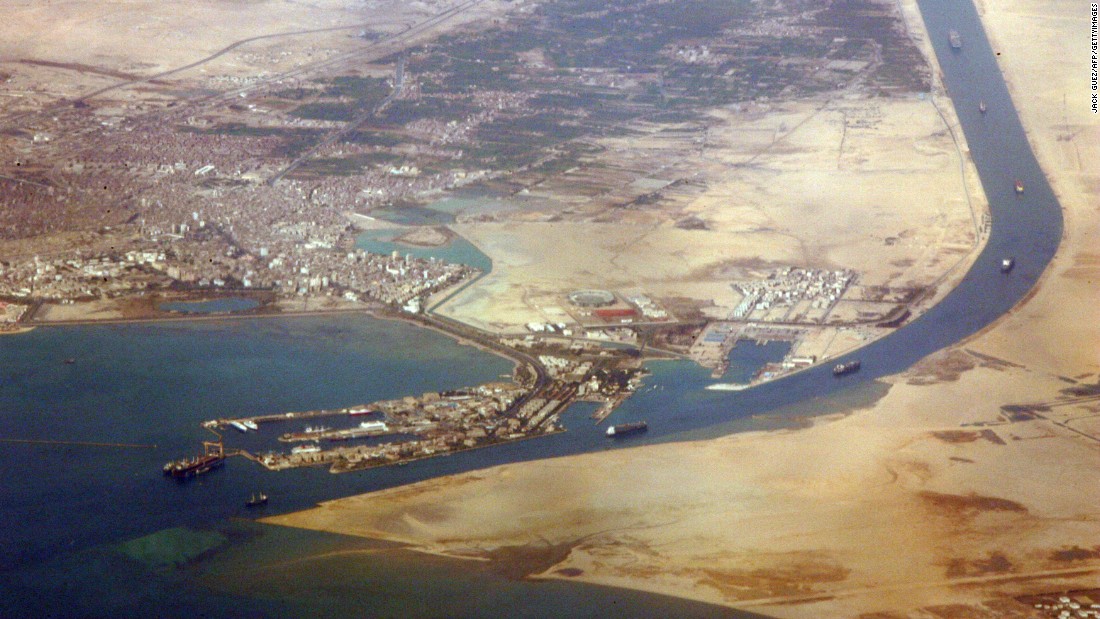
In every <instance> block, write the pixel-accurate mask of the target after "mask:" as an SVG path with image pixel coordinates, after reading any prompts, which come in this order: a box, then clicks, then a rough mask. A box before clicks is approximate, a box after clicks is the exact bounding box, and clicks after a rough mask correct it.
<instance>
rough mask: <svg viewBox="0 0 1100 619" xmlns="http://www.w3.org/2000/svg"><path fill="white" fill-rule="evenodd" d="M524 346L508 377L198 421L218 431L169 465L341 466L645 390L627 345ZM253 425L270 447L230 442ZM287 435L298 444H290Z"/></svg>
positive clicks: (433, 453)
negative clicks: (239, 460)
mask: <svg viewBox="0 0 1100 619" xmlns="http://www.w3.org/2000/svg"><path fill="white" fill-rule="evenodd" d="M497 345H498V346H499V345H500V344H497ZM521 345H522V348H523V351H520V350H518V349H516V348H513V349H512V352H513V354H512V357H513V358H514V360H516V361H517V364H516V366H515V367H514V369H513V373H512V380H511V381H509V382H504V381H495V382H488V383H483V384H480V385H477V386H472V387H462V388H458V389H448V390H444V391H430V392H426V393H423V394H420V395H418V396H411V395H409V396H403V397H400V398H393V399H387V400H377V401H373V402H369V403H362V404H356V405H353V406H345V407H339V408H326V409H316V410H307V411H290V412H282V413H269V414H261V415H253V416H247V417H224V418H218V419H211V420H207V421H204V422H202V424H201V426H202V427H203V428H205V429H206V430H208V431H210V432H212V433H214V434H215V435H216V436H217V437H218V440H217V441H216V442H211V441H204V442H203V447H204V451H203V454H201V455H198V456H194V457H191V458H184V459H181V460H176V461H173V462H170V463H168V464H166V465H165V466H164V470H165V474H166V475H170V476H172V477H175V478H190V477H194V476H197V475H201V474H205V473H207V472H210V471H212V470H213V469H215V468H217V467H219V466H220V465H221V464H222V462H223V461H224V459H225V458H226V457H228V456H233V455H236V456H242V457H244V458H246V459H248V460H251V461H253V462H255V463H257V464H259V465H261V466H263V467H264V468H266V469H268V470H271V471H281V470H286V469H293V468H299V467H328V470H329V471H330V472H332V473H343V472H349V471H357V470H362V469H367V468H373V467H378V466H387V465H402V464H407V463H408V462H410V461H412V460H420V459H424V458H432V457H438V456H447V455H451V454H453V453H455V452H458V451H464V450H469V449H475V448H481V447H488V446H491V445H498V444H502V443H508V442H512V441H519V440H525V439H531V438H536V437H539V436H546V435H551V434H554V433H557V432H561V431H562V427H561V425H560V424H559V418H560V415H561V413H562V412H563V411H565V410H566V409H568V408H569V407H570V406H571V405H572V404H573V403H575V402H578V401H585V402H594V403H598V404H601V407H600V408H599V409H598V410H597V412H596V413H595V414H594V415H593V416H594V417H595V418H596V420H597V423H599V422H600V421H602V420H603V419H605V418H606V417H607V416H608V415H610V414H611V413H612V412H613V411H614V410H615V408H616V407H617V406H618V405H620V404H621V403H622V402H623V401H625V400H626V398H628V397H629V396H630V395H631V394H632V393H634V391H636V390H637V389H638V387H639V386H640V385H641V377H642V375H643V374H644V373H645V371H644V369H643V368H642V365H641V362H640V359H639V358H638V355H637V354H636V353H635V352H634V351H631V350H629V349H604V348H601V347H599V346H595V345H591V344H583V343H577V342H565V341H562V342H554V341H546V340H534V339H531V340H527V341H523V342H521ZM303 424H304V425H303ZM230 430H235V431H236V432H229V431H230ZM275 433H278V434H277V437H276V439H275V440H274V441H272V440H270V439H271V437H272V435H273V434H275ZM248 434H254V435H259V436H262V437H263V438H264V441H263V443H264V448H262V449H255V448H252V449H245V448H241V447H231V448H228V449H227V448H226V447H225V445H224V442H223V441H224V437H225V436H229V437H230V441H231V442H232V441H233V439H234V438H235V437H236V436H237V435H248ZM280 444H282V445H280ZM286 444H291V445H293V446H292V447H290V449H289V450H285V447H284V446H285V445H286Z"/></svg>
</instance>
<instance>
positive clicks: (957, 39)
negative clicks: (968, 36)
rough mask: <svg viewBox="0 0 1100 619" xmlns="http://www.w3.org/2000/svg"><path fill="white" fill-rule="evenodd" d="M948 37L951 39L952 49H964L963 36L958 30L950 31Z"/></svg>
mask: <svg viewBox="0 0 1100 619" xmlns="http://www.w3.org/2000/svg"><path fill="white" fill-rule="evenodd" d="M947 39H948V40H949V41H951V49H962V46H963V40H962V37H961V36H959V31H958V30H952V31H951V32H948V33H947Z"/></svg>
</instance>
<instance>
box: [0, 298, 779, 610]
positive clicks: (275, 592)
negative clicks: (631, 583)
mask: <svg viewBox="0 0 1100 619" xmlns="http://www.w3.org/2000/svg"><path fill="white" fill-rule="evenodd" d="M745 350H746V351H750V350H752V351H755V349H753V348H746V349H745ZM773 352H774V351H773ZM750 356H751V355H750ZM66 359H72V360H74V363H71V364H69V363H65V360H66ZM666 365H667V366H669V368H670V369H671V372H670V373H665V372H663V371H662V370H660V369H659V370H658V371H657V372H656V373H655V375H654V378H655V380H661V381H663V384H665V385H666V386H671V385H676V384H683V385H684V386H685V387H688V388H693V387H692V385H694V384H695V383H694V382H692V381H681V380H680V376H681V374H682V373H683V372H690V373H692V375H693V376H694V375H695V374H698V379H699V381H700V382H701V383H702V382H705V381H706V380H708V379H709V374H708V373H706V372H705V371H703V372H701V373H699V372H694V370H692V369H691V368H693V367H694V366H691V365H690V364H686V365H685V364H680V363H669V364H666ZM511 369H512V365H511V362H509V361H507V360H505V359H502V358H499V357H496V356H494V355H490V354H488V353H485V352H482V351H480V350H477V349H474V348H471V347H467V346H462V345H460V344H458V343H456V342H454V341H453V340H451V339H450V338H447V337H445V336H443V335H441V334H438V333H435V332H433V331H429V330H424V329H419V328H416V327H413V326H411V325H408V324H405V323H402V322H394V321H382V320H378V319H374V318H370V317H367V316H355V315H340V316H326V317H293V318H271V319H267V318H263V319H250V320H228V319H227V320H219V321H200V322H195V321H179V322H167V323H156V324H125V325H100V326H67V327H44V328H38V329H36V330H34V331H31V332H29V333H24V334H20V335H13V336H5V337H3V338H2V339H0V439H4V440H5V442H0V476H2V477H0V478H2V479H3V480H4V483H3V484H2V485H0V522H2V523H4V526H5V531H4V535H3V536H0V582H2V583H4V584H2V585H0V592H3V593H4V595H0V616H26V615H27V614H28V613H30V614H33V615H38V616H42V615H47V616H48V615H51V614H52V615H54V616H66V615H74V614H75V615H78V616H103V615H112V616H142V615H143V614H147V612H148V611H149V610H150V609H152V610H153V611H154V613H155V614H158V615H161V616H194V615H206V616H306V615H310V616H317V615H320V616H347V615H348V614H349V613H350V614H356V613H364V612H365V613H367V614H371V615H375V616H393V615H402V614H407V613H402V612H400V609H401V608H403V607H404V608H417V607H418V606H416V605H417V604H419V605H422V607H423V608H425V609H427V608H429V607H430V608H435V609H436V610H437V611H439V612H437V613H435V614H433V613H430V612H424V613H420V612H417V613H415V614H417V615H420V616H456V615H459V616H494V615H495V614H496V611H497V610H498V609H499V608H500V607H501V606H500V605H501V604H504V605H506V607H508V608H510V609H514V611H515V612H512V613H510V614H512V615H514V616H523V615H524V614H528V615H531V616H546V615H547V614H561V613H567V614H572V615H578V616H601V615H602V614H603V612H608V611H610V610H614V609H630V610H628V614H630V615H631V616H672V615H676V616H721V615H727V616H749V615H744V614H736V613H733V612H732V611H728V610H725V609H719V608H715V607H712V606H708V605H700V604H695V603H690V602H686V601H683V600H677V599H674V598H667V597H664V596H654V595H651V594H644V593H639V592H628V591H622V590H618V589H609V588H604V587H592V586H588V585H581V584H577V583H568V582H557V583H539V582H526V581H515V580H511V579H509V578H507V577H505V576H501V575H498V574H493V573H491V572H486V571H484V570H481V571H478V570H472V571H471V569H470V566H469V565H468V564H465V563H463V562H454V561H449V560H443V559H434V558H427V557H424V556H422V555H419V554H416V553H410V552H408V551H404V550H401V549H398V548H390V547H387V548H386V549H385V550H377V549H375V550H371V551H370V553H368V554H365V555H363V556H359V555H355V554H354V553H352V554H353V556H352V558H351V559H350V562H345V561H344V560H343V559H341V560H340V561H321V560H319V559H314V558H311V557H317V556H318V553H322V554H323V552H322V550H319V549H323V548H329V547H331V548H339V549H341V550H340V552H350V551H351V550H354V549H355V548H358V547H359V546H358V545H357V544H362V543H364V542H362V541H361V540H352V539H350V538H345V537H342V536H332V535H325V534H320V533H314V532H308V531H291V530H285V529H282V528H280V527H271V526H266V525H256V524H249V523H247V522H244V521H240V520H239V519H241V518H245V519H248V518H254V517H256V516H257V512H255V511H254V510H253V511H250V510H248V509H247V508H245V507H244V501H245V499H247V498H248V496H249V495H250V494H251V493H253V492H256V491H263V492H265V493H267V494H268V495H269V496H270V498H271V502H270V503H269V505H268V507H267V508H266V509H265V510H264V511H263V512H261V513H266V514H274V513H281V512H286V511H294V510H298V509H304V508H307V507H310V506H312V505H314V504H316V503H318V502H320V501H323V500H328V499H333V498H338V497H342V496H348V495H352V494H358V493H361V492H366V491H370V490H373V489H377V488H381V487H387V486H392V485H399V484H402V483H408V482H410V481H414V480H417V479H422V478H425V477H432V476H436V475H441V474H446V473H450V472H455V471H457V470H462V469H468V468H469V467H470V466H471V463H480V465H481V466H489V465H492V464H495V463H497V462H498V460H499V457H503V458H506V459H507V458H514V457H515V453H521V454H526V455H524V456H523V457H541V456H543V455H553V453H554V452H555V451H556V450H558V449H560V448H561V445H563V444H567V445H573V447H571V448H570V449H571V450H574V451H576V450H584V449H587V447H585V445H589V444H591V445H601V446H602V445H603V444H604V443H603V437H602V433H603V428H602V427H597V426H596V425H595V424H594V423H593V422H592V420H590V419H588V416H589V415H590V414H591V412H592V410H593V408H594V407H593V406H592V405H587V404H582V405H577V406H574V407H573V408H571V409H570V410H569V411H567V412H566V414H565V415H563V424H564V425H565V426H566V427H567V428H569V429H570V431H569V432H566V433H564V434H560V435H555V436H553V437H547V438H545V439H536V440H531V441H523V442H521V443H514V444H511V445H507V446H504V449H505V451H503V452H500V454H499V457H498V454H497V448H489V449H483V450H477V451H474V452H465V453H462V454H456V455H455V456H452V457H446V458H437V459H433V460H425V461H418V462H413V463H410V464H409V465H408V466H406V467H388V468H384V469H374V470H371V471H366V472H363V473H355V474H347V475H331V474H329V473H328V472H327V471H325V470H322V469H298V470H292V471H284V472H278V473H273V472H269V471H266V470H264V469H263V468H261V467H260V466H259V465H256V464H254V463H251V462H248V461H246V460H244V459H241V458H230V459H229V461H228V462H227V463H226V465H225V467H224V468H223V469H220V470H217V471H215V472H213V473H211V474H208V475H205V476H203V477H200V478H198V479H196V480H193V481H191V482H188V483H178V482H176V481H174V480H171V479H168V478H165V477H163V476H162V475H161V474H160V467H161V465H162V464H163V463H164V462H165V461H167V460H169V459H173V458H176V457H180V456H183V455H190V454H193V453H195V452H196V451H197V450H198V449H199V446H200V441H202V440H206V439H210V438H213V435H212V434H210V433H209V432H208V431H206V430H204V429H202V428H201V427H200V425H199V424H200V422H201V421H203V420H206V419H211V418H217V417H233V416H245V415H255V414H261V413H270V412H285V411H294V410H311V409H318V408H335V407H343V406H349V405H353V404H360V403H365V402H370V401H373V400H377V399H383V398H393V397H400V396H404V395H411V394H419V393H422V392H425V391H432V390H439V389H447V388H455V387H461V386H465V385H474V384H478V383H481V382H484V381H490V380H495V379H498V378H499V377H500V376H501V375H507V374H508V373H509V372H510V371H511ZM695 369H696V370H697V369H698V368H695ZM657 396H660V397H673V398H674V397H675V396H674V395H672V394H671V392H667V391H665V390H653V391H651V396H650V397H657ZM658 399H659V398H658ZM662 401H663V400H662ZM657 404H659V402H649V403H648V404H647V406H652V405H657ZM287 429H297V428H296V427H287V428H281V427H275V425H272V427H271V428H268V427H267V426H261V432H260V433H258V434H257V433H248V434H243V435H242V434H240V433H236V432H232V431H231V432H229V433H227V434H226V435H225V441H226V445H227V447H246V448H249V449H262V448H263V445H265V444H267V445H271V444H272V441H273V438H274V436H276V435H277V434H278V433H281V432H283V431H285V430H287ZM13 440H15V441H42V442H35V443H27V442H11V441H13ZM49 441H58V442H59V443H50V442H49ZM563 441H564V442H563ZM73 443H102V444H103V445H86V444H73ZM110 444H117V445H119V446H110ZM513 452H514V453H513ZM477 465H478V464H473V466H477ZM349 549H351V550H349ZM260 559H262V561H261V560H260ZM265 561H266V563H265ZM286 563H289V564H293V565H295V566H306V567H308V568H309V569H302V570H291V571H290V572H286V567H285V565H283V564H286ZM249 566H251V567H249ZM275 566H277V567H275ZM349 570H351V571H349ZM354 570H360V571H359V572H355V571H354ZM278 574H284V575H283V576H279V575H278ZM285 574H293V575H294V577H293V578H291V577H290V576H286V575H285ZM356 574H358V576H356ZM367 576H369V578H367ZM362 578H367V580H366V581H364V580H362ZM227 583H231V584H227ZM318 590H323V591H325V592H326V594H325V596H322V598H323V599H320V600H319V599H318V598H317V595H316V592H317V591H318ZM471 592H475V593H476V594H471ZM402 604H403V605H405V606H401V605H402ZM409 605H411V606H409ZM424 605H427V606H424ZM242 609H247V610H242ZM569 609H574V610H578V609H579V610H580V611H581V612H578V613H572V612H570V611H569ZM601 609H602V611H601Z"/></svg>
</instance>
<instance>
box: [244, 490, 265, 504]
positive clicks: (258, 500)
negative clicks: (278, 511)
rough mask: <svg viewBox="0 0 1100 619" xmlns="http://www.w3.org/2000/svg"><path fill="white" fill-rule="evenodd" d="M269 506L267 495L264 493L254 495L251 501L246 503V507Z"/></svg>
mask: <svg viewBox="0 0 1100 619" xmlns="http://www.w3.org/2000/svg"><path fill="white" fill-rule="evenodd" d="M264 505H267V495H266V494H264V493H262V492H261V493H259V494H253V495H252V498H251V499H248V500H247V501H245V503H244V506H245V507H262V506H264Z"/></svg>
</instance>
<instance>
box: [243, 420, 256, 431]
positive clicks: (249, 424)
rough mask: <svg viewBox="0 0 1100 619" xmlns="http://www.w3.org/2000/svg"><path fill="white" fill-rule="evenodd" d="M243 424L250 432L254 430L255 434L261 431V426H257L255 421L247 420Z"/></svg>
mask: <svg viewBox="0 0 1100 619" xmlns="http://www.w3.org/2000/svg"><path fill="white" fill-rule="evenodd" d="M241 423H243V424H244V427H246V428H248V429H249V430H252V431H253V432H255V431H256V430H259V429H260V426H259V425H257V424H256V422H255V421H251V420H245V421H242V422H241Z"/></svg>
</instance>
